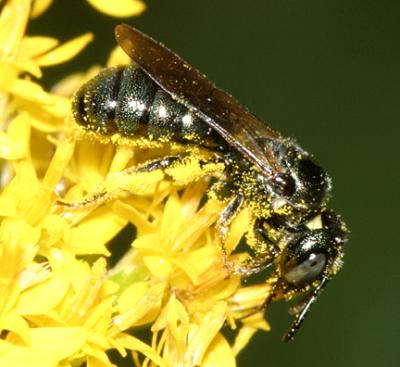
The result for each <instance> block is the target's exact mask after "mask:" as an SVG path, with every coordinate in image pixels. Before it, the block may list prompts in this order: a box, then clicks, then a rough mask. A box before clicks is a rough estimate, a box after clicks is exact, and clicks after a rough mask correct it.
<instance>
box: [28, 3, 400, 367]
mask: <svg viewBox="0 0 400 367" xmlns="http://www.w3.org/2000/svg"><path fill="white" fill-rule="evenodd" d="M147 5H148V10H147V12H146V13H145V14H143V15H142V16H140V17H136V18H131V19H128V20H125V21H126V22H129V23H130V24H132V25H134V26H136V27H138V28H140V29H141V30H143V31H145V32H147V33H149V34H150V35H152V36H154V37H155V38H156V39H158V40H160V41H162V42H164V43H165V44H167V45H168V46H169V47H170V48H172V49H173V50H175V51H176V52H178V53H179V54H180V55H182V56H184V57H185V58H186V59H187V60H188V61H190V62H191V63H192V64H194V65H196V66H197V67H198V68H199V69H200V70H201V71H203V72H204V73H206V74H207V75H208V76H209V77H210V78H211V79H212V80H214V81H215V82H216V83H217V84H218V85H219V86H220V87H222V88H224V89H226V90H228V91H230V92H231V93H232V94H233V95H234V96H236V97H237V98H238V99H239V100H240V101H241V102H242V103H243V104H245V105H247V106H248V107H249V108H250V109H251V110H252V111H253V112H254V113H255V114H256V115H258V116H259V117H260V118H261V119H264V120H266V121H268V122H269V123H270V124H271V125H272V126H273V127H274V128H276V129H277V130H279V131H281V132H282V133H284V134H285V135H287V136H291V137H295V138H296V139H297V140H298V142H299V143H300V144H301V146H303V147H304V148H306V149H307V150H309V151H310V152H312V153H313V154H314V155H315V157H317V159H318V160H319V161H320V163H321V164H322V166H323V167H324V168H325V169H326V170H327V171H328V172H329V173H330V174H331V175H332V177H333V180H334V181H333V182H334V197H333V198H332V200H331V206H332V207H333V208H334V209H336V210H337V211H338V212H340V213H342V215H343V217H344V218H345V219H346V221H347V222H348V225H349V227H350V229H351V237H350V241H349V242H348V243H347V244H346V257H345V266H344V268H343V270H342V271H341V272H340V273H339V274H338V276H337V277H336V278H335V279H334V280H333V281H332V282H331V283H330V284H329V286H328V287H327V290H326V291H325V292H324V294H323V295H322V296H321V297H320V299H319V300H318V302H317V303H316V305H315V307H314V308H313V310H312V312H311V314H310V315H309V317H308V319H307V321H306V322H305V324H304V326H303V327H302V329H301V331H300V333H299V334H298V336H297V338H296V340H295V341H294V342H292V343H289V344H284V343H282V342H281V341H280V337H281V335H282V333H283V332H284V331H285V330H286V328H287V327H288V324H289V322H290V320H291V318H290V317H289V316H288V314H287V305H285V304H284V303H277V304H274V305H272V307H271V308H270V309H269V310H270V311H269V315H268V320H269V321H270V323H271V325H272V331H271V332H270V333H267V334H265V333H259V334H257V336H256V337H255V338H254V339H253V341H252V342H251V344H250V345H249V346H248V348H247V349H246V350H245V351H244V352H243V353H242V354H241V355H240V357H239V363H238V364H239V366H289V365H295V366H297V367H301V366H308V367H311V366H325V367H329V366H378V365H379V366H400V350H399V349H400V345H399V343H400V340H399V339H400V338H399V337H400V315H399V311H400V307H399V306H400V302H399V288H400V287H399V281H400V271H399V268H398V266H399V258H400V257H399V255H400V243H399V239H398V237H397V234H398V231H397V230H398V229H399V228H400V223H398V219H399V215H398V213H399V210H400V207H399V204H400V203H399V200H398V199H399V194H398V190H399V181H400V173H399V168H400V165H399V162H398V160H399V156H400V155H399V152H398V147H399V146H400V144H399V133H400V118H399V117H400V114H399V106H400V103H399V86H400V68H399V67H400V2H399V1H398V0H397V1H390V0H389V1H388V0H375V1H373V0H337V1H330V0H326V1H323V0H308V1H299V0H297V1H296V0H253V1H247V2H245V1H238V0H219V1H216V0H203V1H194V0H193V1H187V0H186V1H184V0H170V1H159V2H155V1H147ZM119 22H120V20H118V19H112V18H109V17H106V16H103V15H101V14H99V13H97V12H95V11H94V10H93V9H92V8H90V6H89V5H87V3H86V2H85V1H83V0H68V1H67V0H63V1H61V0H58V1H56V2H55V5H53V7H52V8H51V9H50V10H49V11H48V12H47V13H46V14H45V15H43V16H41V17H40V18H38V19H37V20H35V21H34V22H33V23H31V25H30V29H29V32H30V33H31V34H49V35H54V36H56V37H59V38H60V39H61V40H67V39H70V38H72V37H74V36H76V35H79V34H81V33H82V32H84V31H94V33H95V35H96V40H95V42H94V43H93V44H92V45H91V46H90V47H89V48H88V49H87V50H86V51H85V52H84V53H83V54H81V55H80V56H79V57H78V58H77V59H76V61H73V62H71V63H69V65H68V68H66V67H55V68H51V69H48V70H47V77H46V79H45V82H46V83H47V85H51V84H52V83H54V82H55V81H56V80H57V79H58V78H60V77H62V76H63V75H65V73H66V72H71V71H76V70H84V69H85V68H87V67H88V66H89V65H91V64H93V63H94V62H97V63H104V62H105V60H106V58H107V55H108V52H109V50H110V49H111V48H112V47H113V46H114V45H115V41H114V39H113V27H114V26H115V25H116V24H117V23H119Z"/></svg>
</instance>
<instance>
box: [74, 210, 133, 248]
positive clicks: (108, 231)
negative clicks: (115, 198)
mask: <svg viewBox="0 0 400 367" xmlns="http://www.w3.org/2000/svg"><path fill="white" fill-rule="evenodd" d="M126 223H127V221H126V220H124V219H121V218H120V217H118V216H117V215H115V214H114V213H113V212H110V210H109V209H108V208H107V207H101V208H99V209H97V210H96V211H95V212H94V213H93V214H92V215H90V217H88V218H86V219H85V220H84V221H83V222H82V223H81V224H79V225H78V226H76V227H75V228H72V229H71V237H70V239H69V241H68V243H69V245H70V246H71V248H72V249H73V250H74V252H75V253H76V254H103V255H109V254H110V253H109V251H108V250H107V249H106V247H105V245H106V244H107V242H108V241H109V240H111V239H112V238H113V237H114V236H115V235H116V234H117V233H118V232H119V231H120V230H121V229H122V228H124V227H125V225H126Z"/></svg>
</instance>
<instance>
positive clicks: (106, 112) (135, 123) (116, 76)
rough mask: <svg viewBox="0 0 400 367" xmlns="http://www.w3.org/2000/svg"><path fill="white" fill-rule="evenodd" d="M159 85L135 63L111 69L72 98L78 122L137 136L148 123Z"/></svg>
mask: <svg viewBox="0 0 400 367" xmlns="http://www.w3.org/2000/svg"><path fill="white" fill-rule="evenodd" d="M157 89H158V87H157V86H156V84H155V83H154V82H153V81H152V80H150V79H149V78H148V77H147V76H146V75H145V74H144V73H143V72H142V71H141V70H140V69H138V68H135V67H134V66H131V65H130V66H120V67H112V68H107V69H104V70H103V71H101V72H100V73H99V74H98V75H97V76H96V77H94V78H93V79H91V80H90V81H89V82H87V83H86V84H84V85H83V86H82V87H81V88H80V89H79V90H78V91H77V92H76V93H75V96H74V98H73V101H72V110H73V115H74V118H75V121H76V122H77V123H78V124H80V125H82V126H83V127H84V128H85V129H88V130H93V131H96V132H99V133H101V134H105V135H109V134H113V133H115V132H119V133H120V134H121V135H124V136H133V135H135V134H136V133H137V131H138V130H139V129H140V128H141V126H143V125H146V124H147V122H148V118H149V113H150V108H151V105H152V103H153V99H154V96H155V93H156V90H157Z"/></svg>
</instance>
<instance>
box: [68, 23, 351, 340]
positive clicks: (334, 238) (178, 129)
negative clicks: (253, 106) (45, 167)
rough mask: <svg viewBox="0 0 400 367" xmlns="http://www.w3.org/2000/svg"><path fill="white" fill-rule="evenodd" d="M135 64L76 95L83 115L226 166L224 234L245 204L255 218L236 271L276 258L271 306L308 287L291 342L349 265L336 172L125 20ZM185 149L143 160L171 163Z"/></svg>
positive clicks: (122, 35)
mask: <svg viewBox="0 0 400 367" xmlns="http://www.w3.org/2000/svg"><path fill="white" fill-rule="evenodd" d="M115 36H116V39H117V42H118V44H119V45H120V46H121V48H122V49H123V50H124V51H125V52H126V53H127V54H128V55H129V56H130V57H131V58H132V60H133V61H134V63H135V64H132V65H127V66H120V67H112V68H107V69H105V70H104V71H102V72H101V73H100V74H99V75H97V76H96V77H95V78H93V79H92V80H91V81H89V82H88V83H86V84H85V85H83V86H82V87H81V88H80V89H79V90H78V92H77V93H76V94H75V96H74V99H73V114H74V118H75V120H76V122H77V123H78V124H80V125H81V126H83V127H84V128H85V129H88V130H92V131H95V132H98V133H99V134H104V135H112V134H114V133H118V134H120V135H121V136H124V137H128V138H129V137H146V138H148V139H150V140H155V141H162V142H168V141H174V142H179V143H182V144H184V145H185V144H186V145H188V144H192V145H199V146H202V147H203V148H206V149H207V150H209V151H211V152H213V153H214V156H215V160H216V161H220V162H223V163H224V167H225V168H224V178H223V179H221V178H219V180H218V181H217V182H216V183H215V184H214V185H213V186H212V187H211V188H210V189H209V191H210V192H212V193H214V194H216V195H218V197H219V198H222V199H224V200H226V202H227V205H226V208H225V209H224V211H223V212H222V214H221V216H220V220H219V229H220V232H221V236H222V238H224V235H225V234H226V232H227V231H228V228H229V224H230V223H231V221H232V219H233V218H234V217H235V216H236V214H237V213H238V212H239V211H240V209H241V207H242V206H243V205H246V206H248V207H249V208H250V209H251V212H252V214H253V217H254V221H253V225H252V228H251V229H250V230H249V235H248V243H249V244H250V246H251V248H252V249H254V252H255V256H254V257H252V258H251V259H250V260H249V262H248V263H245V264H242V265H240V266H238V268H237V269H236V271H239V272H242V273H244V274H245V275H249V274H251V273H255V272H258V271H261V270H262V269H264V268H266V267H267V266H269V265H274V270H273V273H272V275H271V277H270V280H269V283H270V284H271V287H272V291H271V294H270V296H269V297H268V299H267V300H266V301H265V304H267V303H269V302H270V301H272V300H277V299H282V298H283V299H291V298H292V297H294V296H295V295H298V294H300V293H306V297H305V299H304V300H303V301H302V302H301V303H300V304H298V305H297V306H295V307H293V308H292V311H293V312H294V313H295V315H296V316H295V320H294V321H293V323H292V326H291V327H290V329H289V330H288V332H287V333H286V334H285V335H284V337H283V339H284V340H285V341H287V340H291V339H292V338H293V336H294V335H295V333H296V331H297V329H298V328H299V327H300V325H301V323H302V321H303V320H304V317H305V316H306V314H307V312H308V310H309V309H310V307H311V305H312V304H313V302H314V301H315V299H316V298H317V296H318V295H319V294H320V292H321V290H322V289H323V288H324V286H325V284H326V283H327V281H328V280H329V279H331V278H332V277H333V276H334V275H335V274H336V272H337V271H338V269H339V268H340V267H341V265H342V257H343V244H344V242H345V240H346V237H347V229H346V226H345V224H344V223H343V221H342V220H341V218H340V216H338V215H337V214H335V213H334V212H333V211H331V210H329V209H327V207H326V204H327V201H328V199H329V196H330V191H331V179H330V177H329V176H328V175H327V174H326V172H325V171H324V170H323V169H322V168H321V167H320V166H319V165H318V164H317V163H315V161H314V160H313V159H312V157H311V156H310V154H309V153H307V152H306V151H305V150H304V149H302V148H300V147H299V146H298V145H297V144H296V143H295V142H294V141H293V140H291V139H288V138H284V137H282V136H281V135H280V134H279V133H278V132H276V131H275V130H273V129H272V128H271V127H269V126H268V125H266V124H265V123H263V122H261V121H260V120H259V119H257V118H256V117H255V116H254V115H253V114H251V113H250V112H249V111H248V110H247V109H246V108H245V107H243V106H242V105H240V104H239V102H237V101H236V100H235V99H234V98H233V97H232V96H230V95H229V94H227V93H225V92H223V91H222V90H220V89H218V88H217V87H216V86H215V85H214V84H213V83H212V82H211V81H209V80H208V79H207V77H206V76H204V75H203V74H201V73H200V72H199V71H198V70H196V69H195V68H194V67H193V66H191V65H189V64H188V63H186V62H185V61H184V60H182V59H181V58H180V57H179V56H177V55H176V54H174V53H173V52H171V51H170V50H169V49H168V48H166V47H165V46H163V45H162V44H160V43H158V42H156V41H154V40H153V39H152V38H150V37H149V36H147V35H145V34H143V33H142V32H140V31H138V30H137V29H134V28H132V27H130V26H128V25H125V24H122V25H119V26H117V27H116V29H115ZM183 158H184V155H176V156H168V157H162V158H161V159H159V160H156V161H151V162H149V163H148V164H147V165H145V166H142V167H141V169H144V170H149V171H150V170H154V169H165V168H166V167H168V166H170V165H172V164H175V163H176V162H177V161H179V160H182V159H183Z"/></svg>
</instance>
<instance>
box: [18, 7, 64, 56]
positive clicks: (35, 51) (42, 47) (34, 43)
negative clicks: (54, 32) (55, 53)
mask: <svg viewBox="0 0 400 367" xmlns="http://www.w3.org/2000/svg"><path fill="white" fill-rule="evenodd" d="M36 3H37V1H35V2H34V4H36ZM58 44H59V41H58V39H56V38H53V37H45V36H33V37H24V39H23V40H22V43H21V48H20V53H21V54H23V55H25V56H26V57H29V58H30V57H33V56H37V55H40V54H43V53H45V52H48V51H50V50H51V49H52V48H54V47H56V46H57V45H58Z"/></svg>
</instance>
